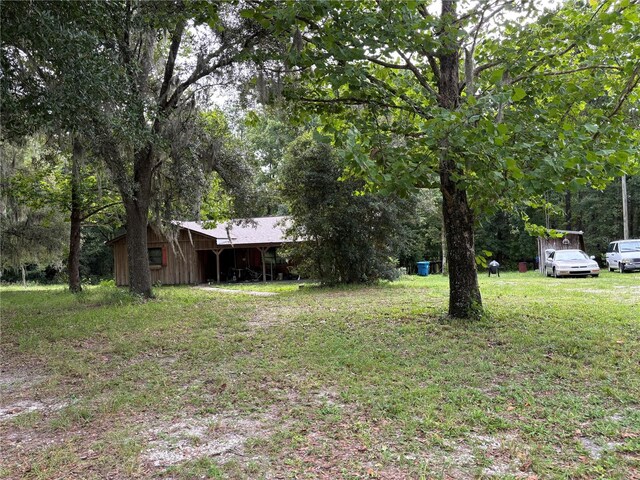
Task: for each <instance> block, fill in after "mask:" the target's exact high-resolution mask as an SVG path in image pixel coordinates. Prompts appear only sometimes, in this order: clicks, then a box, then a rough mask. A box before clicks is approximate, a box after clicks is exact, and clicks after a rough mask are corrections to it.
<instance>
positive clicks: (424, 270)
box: [418, 262, 429, 277]
mask: <svg viewBox="0 0 640 480" xmlns="http://www.w3.org/2000/svg"><path fill="white" fill-rule="evenodd" d="M418 275H420V276H422V277H426V276H427V275H429V262H418Z"/></svg>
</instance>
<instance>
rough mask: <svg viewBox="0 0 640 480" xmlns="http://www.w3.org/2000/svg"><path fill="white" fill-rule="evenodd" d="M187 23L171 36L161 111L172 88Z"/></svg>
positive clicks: (161, 94) (159, 101)
mask: <svg viewBox="0 0 640 480" xmlns="http://www.w3.org/2000/svg"><path fill="white" fill-rule="evenodd" d="M184 27H185V22H184V21H182V22H180V23H179V24H178V25H177V26H176V29H175V30H174V32H173V35H171V46H170V47H169V56H168V57H167V63H166V64H165V67H164V78H163V80H162V87H161V88H160V97H159V100H158V103H159V104H160V109H161V110H164V106H165V103H166V101H167V96H168V94H169V87H170V86H171V79H172V78H173V71H174V68H175V65H176V58H178V50H180V43H181V42H182V34H183V32H184Z"/></svg>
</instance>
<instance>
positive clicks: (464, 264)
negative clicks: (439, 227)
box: [440, 151, 482, 318]
mask: <svg viewBox="0 0 640 480" xmlns="http://www.w3.org/2000/svg"><path fill="white" fill-rule="evenodd" d="M446 155H447V154H446V151H445V152H444V153H443V155H442V157H443V158H442V159H441V161H440V183H441V186H440V188H441V190H442V196H443V202H442V211H443V217H444V231H445V237H446V243H447V264H448V270H449V315H450V316H451V317H454V318H475V317H478V316H479V315H480V314H481V313H482V297H481V296H480V286H479V285H478V275H477V272H476V255H475V244H474V237H473V220H474V218H473V212H472V211H471V208H470V207H469V202H468V200H467V192H466V191H464V190H463V189H459V188H457V186H456V184H455V182H454V181H453V180H452V174H453V173H454V172H456V166H455V162H454V161H452V160H450V159H449V158H447V157H446Z"/></svg>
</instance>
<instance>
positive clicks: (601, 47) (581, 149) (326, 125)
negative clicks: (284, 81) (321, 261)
mask: <svg viewBox="0 0 640 480" xmlns="http://www.w3.org/2000/svg"><path fill="white" fill-rule="evenodd" d="M289 6H290V8H288V9H280V10H278V9H273V10H271V11H266V12H264V13H263V15H265V16H266V17H268V18H271V19H273V21H274V23H275V24H277V22H278V21H282V22H283V23H286V22H285V19H288V20H289V21H291V24H293V25H294V26H295V27H294V28H296V29H300V31H301V32H302V36H303V38H304V40H305V41H304V42H303V44H302V45H301V46H300V48H297V49H296V48H292V49H291V52H290V58H289V61H291V62H295V63H296V65H299V66H301V67H303V70H302V74H301V75H300V76H295V77H292V78H291V83H290V85H289V89H288V90H287V92H288V95H290V96H291V98H293V99H296V100H297V101H298V102H299V103H298V105H299V106H300V107H301V108H302V110H303V111H304V112H306V113H307V114H311V115H315V114H318V115H319V116H320V118H321V119H322V132H323V133H324V134H325V135H330V136H331V137H332V139H333V142H334V144H335V145H336V146H338V147H339V148H340V149H341V152H342V155H343V156H344V157H345V158H346V159H347V160H348V161H349V162H350V165H351V167H352V169H353V170H354V171H357V172H360V173H361V174H362V175H364V177H365V178H367V179H368V181H369V182H371V184H373V185H375V186H376V187H377V188H383V189H387V190H392V191H400V192H406V191H409V190H411V189H413V188H415V187H424V186H435V185H437V184H438V181H439V173H438V162H439V159H440V154H439V152H440V149H441V145H442V144H443V141H444V142H446V144H447V145H448V154H450V156H451V158H452V159H454V160H455V163H456V168H458V169H459V172H458V173H457V174H456V175H455V178H454V180H455V182H456V184H457V185H458V186H459V188H463V189H464V190H466V191H467V193H468V194H469V198H470V202H471V204H472V206H473V207H474V209H475V211H476V212H489V213H492V212H495V211H496V210H497V209H499V208H511V207H513V206H516V205H520V206H521V205H523V204H524V203H526V202H528V201H529V200H531V199H533V198H536V197H537V196H538V195H541V194H544V193H545V192H548V191H567V190H571V191H576V190H577V189H578V188H580V187H582V186H585V185H592V186H595V187H598V188H603V187H604V185H605V184H606V183H607V182H609V181H611V179H612V178H613V177H614V176H617V175H620V174H621V173H622V172H623V171H626V172H627V173H633V172H634V171H637V169H638V168H639V167H640V165H639V163H638V160H637V158H638V157H637V151H638V150H637V149H638V147H637V145H638V139H639V134H638V131H639V130H638V128H637V125H635V124H630V123H628V122H625V118H627V117H628V116H629V112H630V111H633V109H634V108H635V109H637V106H638V92H637V88H636V86H637V84H638V79H639V78H640V65H638V63H637V58H638V57H637V55H635V56H634V53H636V52H637V51H638V49H639V48H640V47H638V41H637V38H638V28H639V27H638V23H637V22H634V19H635V18H637V17H638V9H639V7H638V5H637V4H636V3H633V2H631V3H630V2H627V1H624V0H623V1H615V2H611V3H608V4H606V5H602V6H598V7H596V8H593V7H591V6H589V5H584V4H580V3H576V2H566V3H564V4H562V5H561V6H560V7H559V8H558V9H557V10H555V11H537V10H536V8H537V7H535V6H533V5H529V4H527V6H526V7H525V6H522V5H520V4H512V3H510V2H505V3H504V4H502V3H499V4H497V5H492V4H490V3H489V2H481V4H480V5H479V6H478V8H473V7H470V8H469V9H468V10H467V11H460V12H457V17H458V18H459V21H458V22H456V23H455V24H454V25H452V26H451V31H450V32H449V35H450V37H447V36H446V35H441V30H440V28H441V25H442V22H443V21H444V20H443V19H442V18H438V16H437V15H434V14H432V13H430V11H428V10H427V9H426V8H425V7H426V4H424V3H423V2H405V3H403V4H402V5H401V6H400V5H397V4H395V3H394V2H349V3H348V4H345V5H342V4H331V3H322V4H317V5H316V4H314V5H307V4H303V3H301V2H296V3H291V4H289ZM494 9H495V10H496V12H495V14H496V15H497V17H496V18H498V19H499V20H497V21H495V20H494V21H491V20H486V17H487V16H492V15H493V13H492V12H493V11H494ZM508 10H511V15H512V17H514V18H517V19H518V20H508V19H507V18H508V17H506V16H505V17H502V16H501V15H502V13H501V12H504V11H508ZM526 16H528V17H529V18H531V19H534V20H533V21H526V20H524V18H525V17H526ZM294 18H295V20H294ZM290 34H291V33H290ZM291 35H292V36H295V35H293V34H291ZM605 39H606V40H605ZM449 41H453V42H454V43H455V44H456V45H457V46H458V47H459V48H467V49H468V50H469V52H470V58H471V59H472V61H471V66H472V68H473V76H472V77H470V78H467V75H466V73H467V72H465V70H464V65H463V63H464V62H463V60H464V59H463V58H461V59H460V72H461V73H464V77H463V78H464V80H462V81H461V82H460V92H461V93H460V97H459V99H458V102H457V105H456V107H455V108H454V109H444V108H442V103H441V96H442V92H439V91H438V73H439V68H438V55H439V54H440V53H442V52H443V51H444V50H445V49H446V48H447V42H449ZM440 67H441V65H440ZM354 105H357V107H354ZM372 153H375V155H373V154H372Z"/></svg>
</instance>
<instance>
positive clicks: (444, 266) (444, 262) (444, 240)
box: [440, 204, 449, 276]
mask: <svg viewBox="0 0 640 480" xmlns="http://www.w3.org/2000/svg"><path fill="white" fill-rule="evenodd" d="M444 232H445V228H444V204H443V207H442V208H440V242H441V244H442V272H441V273H442V275H444V276H447V275H449V265H448V264H447V255H448V253H447V252H448V251H449V249H448V248H447V236H446V235H445V233H444Z"/></svg>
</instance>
